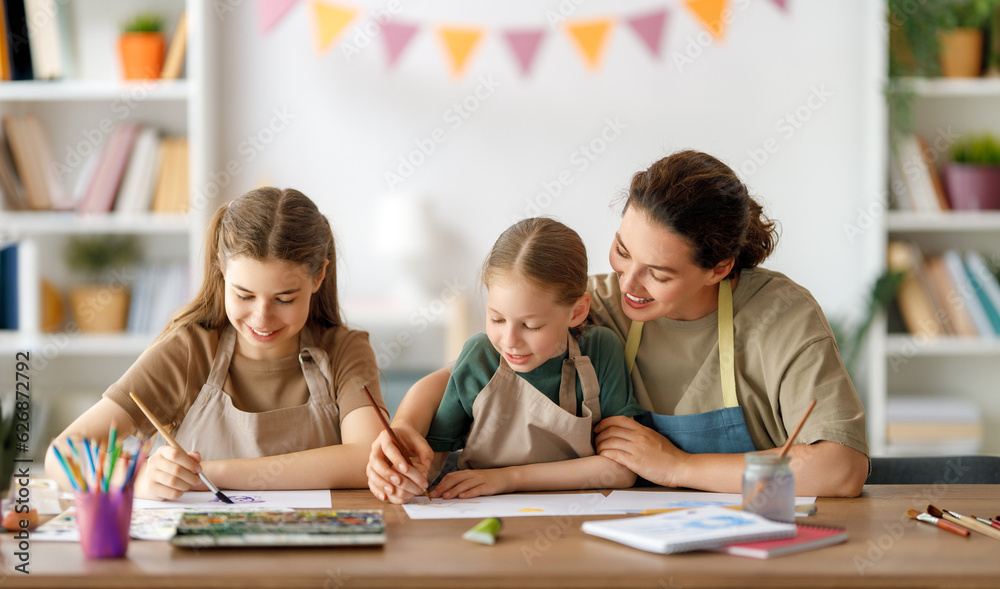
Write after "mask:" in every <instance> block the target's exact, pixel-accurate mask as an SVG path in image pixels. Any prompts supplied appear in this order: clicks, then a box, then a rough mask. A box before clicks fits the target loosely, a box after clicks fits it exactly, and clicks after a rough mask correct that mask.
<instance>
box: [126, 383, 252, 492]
mask: <svg viewBox="0 0 1000 589" xmlns="http://www.w3.org/2000/svg"><path fill="white" fill-rule="evenodd" d="M129 396H130V397H132V400H133V401H135V404H136V405H137V406H138V407H139V409H140V410H141V411H142V413H143V415H145V416H146V419H148V420H149V422H150V423H152V424H153V427H155V428H156V431H158V432H160V435H161V436H163V439H164V440H166V441H167V443H168V444H170V445H171V446H172V447H173V448H176V449H177V450H180V451H181V452H184V453H185V454H187V451H186V450H184V448H181V445H180V444H178V443H177V440H175V439H174V437H173V436H171V435H170V433H169V432H168V431H167V430H166V428H164V427H163V426H162V425H160V422H159V421H157V420H156V418H155V417H153V413H152V412H151V411H150V410H149V409H148V408H147V407H146V405H145V404H144V403H143V402H142V401H140V400H139V397H136V396H135V393H133V392H131V391H130V392H129ZM198 478H200V479H201V482H203V483H205V486H206V487H208V488H209V489H211V490H212V492H213V493H215V496H216V497H218V498H219V501H222V502H223V503H232V502H233V500H232V499H230V498H229V497H226V495H225V493H223V492H222V491H220V490H219V488H218V487H216V486H215V485H213V484H212V481H210V480H208V477H207V476H205V473H204V472H199V473H198Z"/></svg>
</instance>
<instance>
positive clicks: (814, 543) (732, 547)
mask: <svg viewBox="0 0 1000 589" xmlns="http://www.w3.org/2000/svg"><path fill="white" fill-rule="evenodd" d="M795 528H796V530H795V535H794V536H792V537H790V538H778V539H775V540H759V541H757V542H739V543H736V544H728V545H726V546H722V547H720V548H714V549H713V550H714V551H715V552H724V553H726V554H733V555H735V556H746V557H749V558H760V559H766V558H774V557H777V556H787V555H789V554H795V553H798V552H805V551H807V550H816V549H817V548H823V547H824V546H833V545H834V544H841V543H843V542H847V530H845V529H843V528H834V527H827V526H816V525H806V524H796V525H795Z"/></svg>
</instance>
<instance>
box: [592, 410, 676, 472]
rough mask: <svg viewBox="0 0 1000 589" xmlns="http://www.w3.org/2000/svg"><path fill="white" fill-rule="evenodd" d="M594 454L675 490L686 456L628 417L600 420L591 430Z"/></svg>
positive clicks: (669, 442)
mask: <svg viewBox="0 0 1000 589" xmlns="http://www.w3.org/2000/svg"><path fill="white" fill-rule="evenodd" d="M594 432H595V433H596V434H597V437H596V438H595V439H594V443H595V444H596V450H597V454H598V455H600V456H604V457H606V458H610V459H611V460H614V461H615V462H617V463H618V464H621V465H622V466H624V467H626V468H628V469H629V470H631V471H632V472H634V473H636V474H637V475H639V476H641V477H643V478H644V479H646V480H647V481H649V482H651V483H655V484H658V485H662V486H665V487H674V486H676V485H675V484H674V480H675V476H676V474H677V471H678V470H679V469H680V468H681V466H683V464H684V462H685V460H686V459H687V457H688V456H689V454H687V453H686V452H683V451H682V450H680V449H679V448H677V446H674V445H673V443H671V441H670V440H668V439H667V438H665V437H663V436H662V435H660V434H659V433H657V432H656V431H655V430H652V429H650V428H648V427H646V426H644V425H642V424H640V423H638V422H637V421H635V420H633V419H632V418H630V417H625V416H622V415H618V416H615V417H608V418H607V419H602V420H601V421H600V422H599V423H598V424H597V426H596V427H595V428H594Z"/></svg>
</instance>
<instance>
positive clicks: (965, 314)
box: [924, 255, 979, 337]
mask: <svg viewBox="0 0 1000 589" xmlns="http://www.w3.org/2000/svg"><path fill="white" fill-rule="evenodd" d="M924 273H925V274H926V275H927V280H928V282H929V283H930V286H931V292H932V293H933V295H934V300H935V301H937V303H938V304H940V305H941V307H942V308H941V311H942V314H943V322H944V324H945V327H946V328H947V329H948V332H949V333H951V334H954V335H957V336H960V337H979V331H978V330H977V329H976V326H975V324H973V322H972V317H971V316H970V315H969V310H968V308H967V307H966V305H965V301H964V299H963V298H962V295H961V293H959V291H958V286H957V285H956V284H955V281H954V280H952V278H951V274H950V273H949V272H948V268H947V266H946V264H945V261H944V256H942V255H935V256H931V257H929V258H927V261H926V262H925V263H924Z"/></svg>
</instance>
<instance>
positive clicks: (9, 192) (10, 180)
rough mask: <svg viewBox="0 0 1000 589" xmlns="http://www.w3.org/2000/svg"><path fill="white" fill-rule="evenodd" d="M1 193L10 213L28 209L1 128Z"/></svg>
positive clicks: (22, 188) (0, 128) (5, 206)
mask: <svg viewBox="0 0 1000 589" xmlns="http://www.w3.org/2000/svg"><path fill="white" fill-rule="evenodd" d="M0 12H2V11H0ZM0 192H3V203H4V205H3V206H4V208H5V209H7V210H9V211H23V210H24V209H27V208H28V203H27V201H26V197H25V195H24V187H22V186H21V182H20V181H19V180H18V178H17V172H15V171H14V161H13V160H12V159H11V156H10V149H9V148H8V146H7V137H6V134H5V133H3V131H2V126H0Z"/></svg>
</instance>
